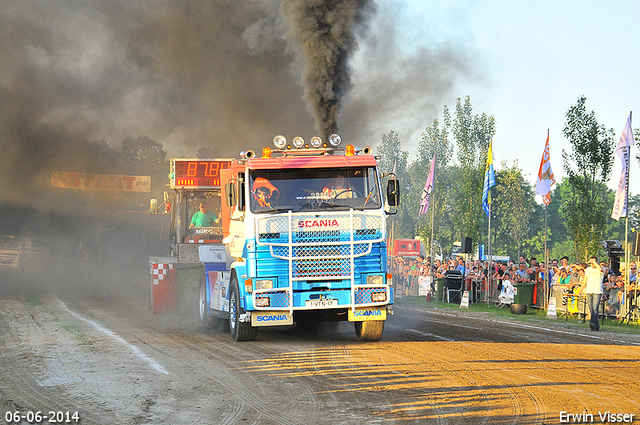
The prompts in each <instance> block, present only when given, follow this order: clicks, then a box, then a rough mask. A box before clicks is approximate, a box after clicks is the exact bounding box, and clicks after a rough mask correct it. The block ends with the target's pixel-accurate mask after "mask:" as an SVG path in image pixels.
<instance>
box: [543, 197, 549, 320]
mask: <svg viewBox="0 0 640 425" xmlns="http://www.w3.org/2000/svg"><path fill="white" fill-rule="evenodd" d="M547 233H548V232H547V204H546V203H545V204H544V267H545V271H544V291H542V293H543V295H544V302H543V306H542V307H543V308H544V309H545V310H546V309H547V307H548V305H547V304H548V301H549V294H548V292H549V252H548V251H547Z"/></svg>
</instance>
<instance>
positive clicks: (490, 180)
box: [482, 141, 496, 217]
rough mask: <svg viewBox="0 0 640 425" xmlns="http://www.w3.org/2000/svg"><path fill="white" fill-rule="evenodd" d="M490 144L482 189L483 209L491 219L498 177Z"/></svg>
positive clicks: (490, 143)
mask: <svg viewBox="0 0 640 425" xmlns="http://www.w3.org/2000/svg"><path fill="white" fill-rule="evenodd" d="M492 144H493V141H491V142H489V150H488V151H487V168H486V170H485V172H484V187H483V188H482V208H483V209H484V212H485V213H487V217H489V204H491V192H490V190H491V188H492V187H493V186H495V185H496V175H495V174H494V173H493V153H492V150H491V145H492Z"/></svg>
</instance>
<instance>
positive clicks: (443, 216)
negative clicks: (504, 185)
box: [409, 119, 454, 249]
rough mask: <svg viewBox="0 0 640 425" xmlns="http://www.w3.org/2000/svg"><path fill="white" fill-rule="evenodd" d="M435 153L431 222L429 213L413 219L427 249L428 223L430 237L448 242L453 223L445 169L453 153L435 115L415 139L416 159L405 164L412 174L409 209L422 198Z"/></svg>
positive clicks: (448, 179) (450, 239) (448, 176)
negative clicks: (416, 142) (432, 229)
mask: <svg viewBox="0 0 640 425" xmlns="http://www.w3.org/2000/svg"><path fill="white" fill-rule="evenodd" d="M434 154H435V156H436V167H435V168H436V170H435V182H434V191H433V192H432V194H431V199H430V202H429V211H431V210H432V209H434V210H435V214H433V217H434V223H431V217H432V214H431V213H429V214H427V215H422V216H420V217H418V218H417V219H416V225H415V232H416V234H418V235H419V236H421V237H422V239H423V240H424V241H427V244H426V246H427V249H428V247H430V246H431V243H432V242H431V226H433V228H434V240H436V241H439V243H442V242H444V241H446V242H447V245H449V244H450V243H451V242H453V239H454V236H453V226H452V225H451V221H450V220H451V216H450V214H449V210H450V208H449V207H450V204H449V200H450V196H448V191H449V188H450V187H451V181H450V180H451V174H450V173H449V172H448V168H449V166H450V165H449V164H450V162H451V158H452V156H453V145H452V143H451V142H450V141H449V133H448V130H447V128H446V126H444V127H442V129H441V128H440V122H439V121H438V120H437V119H436V120H434V121H433V125H431V126H429V127H427V128H426V129H425V131H424V132H423V133H422V137H421V139H420V142H419V143H418V159H417V160H416V161H415V162H414V163H413V164H411V166H410V167H409V174H410V175H411V176H413V179H412V182H413V184H412V186H411V189H410V190H411V195H412V196H411V197H410V199H409V203H410V205H411V210H412V211H415V213H416V214H417V211H419V208H420V201H421V199H422V190H423V189H424V185H425V183H426V180H427V177H428V175H429V173H430V172H431V161H432V160H433V155H434Z"/></svg>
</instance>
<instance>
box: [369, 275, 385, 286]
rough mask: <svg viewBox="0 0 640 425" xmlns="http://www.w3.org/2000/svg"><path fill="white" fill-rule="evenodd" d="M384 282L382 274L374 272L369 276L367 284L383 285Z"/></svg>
mask: <svg viewBox="0 0 640 425" xmlns="http://www.w3.org/2000/svg"><path fill="white" fill-rule="evenodd" d="M383 283H384V279H383V278H382V276H381V275H377V274H372V275H369V276H367V285H382V284H383Z"/></svg>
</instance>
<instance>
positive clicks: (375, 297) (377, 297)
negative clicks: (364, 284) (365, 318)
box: [371, 292, 387, 303]
mask: <svg viewBox="0 0 640 425" xmlns="http://www.w3.org/2000/svg"><path fill="white" fill-rule="evenodd" d="M386 300H387V293H386V292H372V293H371V301H373V302H374V303H380V302H385V301H386Z"/></svg>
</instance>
